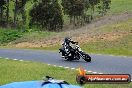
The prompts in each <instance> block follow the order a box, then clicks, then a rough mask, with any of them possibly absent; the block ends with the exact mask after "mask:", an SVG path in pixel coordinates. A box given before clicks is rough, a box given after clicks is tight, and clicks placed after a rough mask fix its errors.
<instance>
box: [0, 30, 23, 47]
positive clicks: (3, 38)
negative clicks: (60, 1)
mask: <svg viewBox="0 0 132 88" xmlns="http://www.w3.org/2000/svg"><path fill="white" fill-rule="evenodd" d="M22 36H23V32H22V31H19V30H12V29H9V30H8V29H2V28H0V44H5V43H9V42H11V41H14V40H16V39H18V38H21V37H22Z"/></svg>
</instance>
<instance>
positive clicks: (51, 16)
mask: <svg viewBox="0 0 132 88" xmlns="http://www.w3.org/2000/svg"><path fill="white" fill-rule="evenodd" d="M29 15H30V16H31V21H30V25H31V24H37V25H41V27H42V28H46V29H47V30H49V31H55V30H58V29H62V27H63V15H62V10H61V7H60V5H59V3H58V0H53V1H49V0H42V2H41V1H40V2H39V3H37V4H35V5H34V6H33V9H32V10H31V11H30V14H29Z"/></svg>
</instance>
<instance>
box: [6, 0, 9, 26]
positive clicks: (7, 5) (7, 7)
mask: <svg viewBox="0 0 132 88" xmlns="http://www.w3.org/2000/svg"><path fill="white" fill-rule="evenodd" d="M8 21H9V0H7V2H6V24H7V25H8Z"/></svg>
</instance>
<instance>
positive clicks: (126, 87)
mask: <svg viewBox="0 0 132 88" xmlns="http://www.w3.org/2000/svg"><path fill="white" fill-rule="evenodd" d="M77 73H78V71H76V70H70V69H64V68H60V67H53V66H48V65H47V64H44V63H39V62H25V61H24V62H20V61H13V60H5V59H3V58H1V59H0V85H4V84H7V83H11V82H19V81H30V80H41V79H42V77H44V76H46V75H49V76H52V77H54V78H56V79H62V80H66V81H68V82H69V83H71V84H76V85H77V83H76V80H75V78H76V74H77ZM97 87H98V88H131V87H132V83H130V84H86V85H84V88H97Z"/></svg>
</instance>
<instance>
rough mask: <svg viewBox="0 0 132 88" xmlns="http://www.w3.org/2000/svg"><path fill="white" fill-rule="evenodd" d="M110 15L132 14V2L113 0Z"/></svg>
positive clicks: (130, 0)
mask: <svg viewBox="0 0 132 88" xmlns="http://www.w3.org/2000/svg"><path fill="white" fill-rule="evenodd" d="M111 1H112V2H111V9H110V13H112V14H115V13H122V12H132V0H111Z"/></svg>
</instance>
